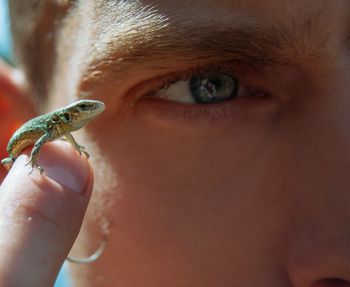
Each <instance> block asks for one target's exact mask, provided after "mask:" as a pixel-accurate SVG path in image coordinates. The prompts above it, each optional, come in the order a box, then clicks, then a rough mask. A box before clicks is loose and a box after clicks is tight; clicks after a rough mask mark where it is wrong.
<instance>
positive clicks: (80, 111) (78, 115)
mask: <svg viewBox="0 0 350 287" xmlns="http://www.w3.org/2000/svg"><path fill="white" fill-rule="evenodd" d="M104 109H105V105H104V103H102V102H100V101H94V100H81V101H77V102H74V103H72V104H70V105H69V106H67V107H65V108H64V109H62V111H61V113H60V115H59V116H60V118H61V121H62V122H63V123H65V129H66V130H67V131H76V130H78V129H80V128H82V127H83V126H85V125H86V124H87V123H89V122H90V121H91V120H93V119H94V118H95V117H97V116H98V115H99V114H101V113H102V112H103V111H104Z"/></svg>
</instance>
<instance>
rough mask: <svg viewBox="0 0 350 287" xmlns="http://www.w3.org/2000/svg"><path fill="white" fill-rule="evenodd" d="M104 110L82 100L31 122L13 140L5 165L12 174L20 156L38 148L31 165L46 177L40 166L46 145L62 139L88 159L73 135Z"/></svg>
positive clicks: (23, 126) (99, 103) (95, 103)
mask: <svg viewBox="0 0 350 287" xmlns="http://www.w3.org/2000/svg"><path fill="white" fill-rule="evenodd" d="M104 108H105V105H104V103H102V102H100V101H93V100H81V101H78V102H74V103H72V104H70V105H68V106H66V107H63V108H61V109H57V110H54V111H52V112H50V113H48V114H45V115H41V116H38V117H36V118H33V119H31V120H29V121H28V122H26V123H25V124H23V125H22V126H21V127H20V128H19V129H18V130H17V131H16V132H15V133H14V134H13V136H12V137H11V139H10V141H9V143H8V145H7V152H8V154H9V157H7V158H5V159H3V160H2V161H1V164H2V165H3V166H4V167H5V168H6V169H7V170H9V169H10V168H11V166H12V164H13V163H14V161H15V160H16V158H17V157H18V156H19V154H20V153H21V152H22V151H23V150H24V149H26V148H27V147H29V146H31V145H33V144H34V147H33V149H32V151H31V154H30V159H29V161H28V163H27V164H31V166H32V171H33V169H34V168H35V167H36V168H38V169H39V170H40V173H43V169H42V167H40V166H39V165H38V164H37V160H38V157H39V153H40V150H41V148H42V146H43V144H45V143H46V142H50V141H54V140H56V139H59V138H61V137H64V138H65V139H66V140H67V141H69V142H70V143H71V144H72V145H73V147H74V148H75V149H76V150H77V151H78V152H79V153H80V154H81V153H82V152H83V153H85V154H86V156H87V157H88V156H89V155H88V153H87V152H86V151H85V150H84V147H83V146H81V145H79V144H78V143H77V142H76V141H75V140H74V138H73V136H72V135H71V132H74V131H76V130H79V129H81V128H82V127H84V126H85V125H86V124H88V123H89V122H90V121H91V120H93V119H94V118H95V117H97V116H98V115H99V114H100V113H102V112H103V111H104Z"/></svg>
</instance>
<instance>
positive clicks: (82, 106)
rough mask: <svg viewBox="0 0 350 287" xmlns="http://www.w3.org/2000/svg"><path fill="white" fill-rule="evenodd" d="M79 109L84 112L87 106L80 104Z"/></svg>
mask: <svg viewBox="0 0 350 287" xmlns="http://www.w3.org/2000/svg"><path fill="white" fill-rule="evenodd" d="M79 107H80V108H82V109H83V110H85V109H86V107H87V106H86V105H85V104H80V105H79Z"/></svg>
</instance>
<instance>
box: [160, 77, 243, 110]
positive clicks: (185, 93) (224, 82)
mask: <svg viewBox="0 0 350 287" xmlns="http://www.w3.org/2000/svg"><path fill="white" fill-rule="evenodd" d="M245 92H246V91H245V90H244V87H242V86H241V85H240V83H239V81H238V80H237V78H235V77H234V76H232V75H229V74H226V73H222V72H208V73H198V74H194V75H191V76H189V77H188V78H187V79H183V80H175V81H174V82H173V83H171V84H168V85H167V86H165V87H163V88H161V89H159V90H158V91H156V92H155V93H154V94H153V97H156V98H160V99H164V100H169V101H175V102H179V103H188V104H213V103H219V102H224V101H228V100H232V99H234V98H236V97H239V96H243V95H244V93H245Z"/></svg>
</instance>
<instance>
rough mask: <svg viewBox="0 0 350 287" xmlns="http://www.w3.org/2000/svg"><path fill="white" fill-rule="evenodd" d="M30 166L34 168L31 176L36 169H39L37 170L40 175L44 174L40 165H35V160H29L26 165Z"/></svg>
mask: <svg viewBox="0 0 350 287" xmlns="http://www.w3.org/2000/svg"><path fill="white" fill-rule="evenodd" d="M29 164H30V165H31V166H32V169H31V171H30V172H29V174H32V173H33V170H34V168H37V169H38V170H39V172H40V175H42V174H43V172H44V169H43V168H42V167H41V166H40V165H38V164H37V163H34V162H33V160H29V161H28V162H27V163H26V164H25V165H26V166H27V165H29Z"/></svg>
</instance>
